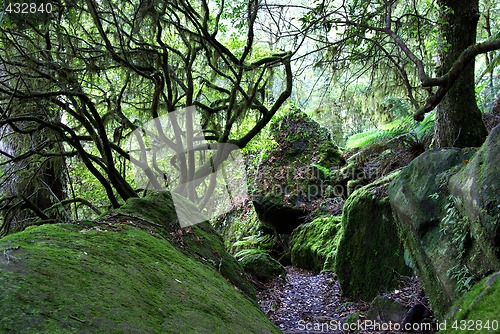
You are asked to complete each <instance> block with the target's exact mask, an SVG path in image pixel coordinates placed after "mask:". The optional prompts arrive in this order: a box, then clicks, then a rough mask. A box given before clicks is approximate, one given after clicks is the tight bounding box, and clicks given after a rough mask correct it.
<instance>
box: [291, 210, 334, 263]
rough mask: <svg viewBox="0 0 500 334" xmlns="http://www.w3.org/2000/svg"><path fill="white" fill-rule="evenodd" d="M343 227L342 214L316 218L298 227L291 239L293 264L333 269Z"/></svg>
mask: <svg viewBox="0 0 500 334" xmlns="http://www.w3.org/2000/svg"><path fill="white" fill-rule="evenodd" d="M341 227H342V217H340V216H327V217H321V218H316V219H315V220H313V221H312V222H310V223H307V224H304V225H301V226H299V227H297V228H296V229H295V230H294V231H293V233H292V238H291V240H290V248H291V260H292V265H293V266H295V267H299V268H303V269H308V270H313V271H322V270H332V269H333V267H334V264H335V256H336V254H337V246H338V243H339V240H340V235H341V232H340V229H341Z"/></svg>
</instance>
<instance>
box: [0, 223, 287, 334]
mask: <svg viewBox="0 0 500 334" xmlns="http://www.w3.org/2000/svg"><path fill="white" fill-rule="evenodd" d="M132 224H134V225H136V226H137V227H133V226H131V225H132ZM138 227H140V228H138ZM0 251H1V252H2V253H3V255H2V256H1V257H0V281H1V282H2V292H1V294H0V314H1V317H0V332H2V333H30V334H36V333H55V334H57V333H279V330H278V329H277V328H276V327H274V326H273V325H272V324H271V323H270V322H269V321H268V319H266V317H265V315H264V314H263V312H262V311H261V310H260V309H259V308H258V306H257V305H256V303H255V302H253V301H252V300H250V299H248V298H247V297H245V296H244V295H243V294H241V293H240V292H238V290H236V289H235V288H234V286H233V285H232V284H230V283H229V282H228V281H227V280H225V279H224V278H223V277H222V276H221V275H220V274H219V273H218V271H217V270H215V269H214V267H213V266H212V265H210V264H208V263H202V262H200V261H198V260H196V259H195V257H191V256H188V255H187V254H186V252H184V251H181V250H180V249H179V248H177V247H176V246H174V245H173V244H172V243H171V242H169V241H168V240H167V239H166V238H164V237H162V236H160V235H158V234H157V233H156V232H154V231H151V230H149V228H148V227H144V226H139V220H137V219H136V220H133V219H130V217H129V219H126V218H125V217H124V216H122V217H120V219H111V218H109V219H108V220H103V221H101V223H100V224H94V225H88V226H81V225H80V226H79V225H69V224H55V225H43V226H39V227H33V228H29V229H27V230H25V231H23V232H20V233H16V234H12V235H9V236H7V237H4V238H2V239H0Z"/></svg>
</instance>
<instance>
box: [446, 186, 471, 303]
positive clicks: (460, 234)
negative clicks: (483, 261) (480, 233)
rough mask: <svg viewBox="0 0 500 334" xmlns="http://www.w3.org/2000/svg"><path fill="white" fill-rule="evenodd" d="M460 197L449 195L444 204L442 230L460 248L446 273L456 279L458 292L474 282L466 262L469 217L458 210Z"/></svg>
mask: <svg viewBox="0 0 500 334" xmlns="http://www.w3.org/2000/svg"><path fill="white" fill-rule="evenodd" d="M458 201H459V199H458V198H456V197H453V196H452V195H449V196H448V202H447V203H446V204H445V205H444V211H445V212H444V216H443V218H442V219H441V224H440V232H441V233H442V234H444V235H448V236H449V237H450V240H451V242H452V243H453V244H454V245H455V246H456V247H457V248H458V254H457V258H456V260H457V261H458V263H457V264H455V265H454V266H453V267H451V268H450V269H448V270H447V272H446V274H447V275H448V276H449V277H450V278H451V279H453V280H455V281H456V283H457V285H456V287H455V290H456V291H457V292H458V293H465V292H467V291H469V289H470V288H471V284H472V283H473V282H474V275H473V274H472V273H471V272H470V271H469V268H468V267H467V265H466V264H465V260H466V253H467V251H468V248H467V241H468V240H470V226H469V221H468V219H467V217H465V216H462V215H461V214H460V213H459V212H458V210H457V205H459V204H457V203H456V202H458Z"/></svg>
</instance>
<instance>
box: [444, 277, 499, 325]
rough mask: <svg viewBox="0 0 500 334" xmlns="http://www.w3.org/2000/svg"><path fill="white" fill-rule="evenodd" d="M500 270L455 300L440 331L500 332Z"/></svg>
mask: <svg viewBox="0 0 500 334" xmlns="http://www.w3.org/2000/svg"><path fill="white" fill-rule="evenodd" d="M499 312H500V272H497V273H495V274H492V275H491V276H489V277H486V278H485V279H483V280H481V281H480V282H478V283H476V284H475V285H474V286H473V287H472V289H471V290H470V291H469V292H467V293H466V294H465V295H463V296H462V298H460V299H459V300H457V301H456V302H455V304H454V305H453V307H452V308H451V312H450V314H449V317H448V319H447V320H446V327H447V330H442V331H440V332H439V333H454V334H457V333H471V332H476V333H499V332H500V319H499V317H498V314H499Z"/></svg>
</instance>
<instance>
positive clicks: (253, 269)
mask: <svg viewBox="0 0 500 334" xmlns="http://www.w3.org/2000/svg"><path fill="white" fill-rule="evenodd" d="M240 263H241V265H242V266H243V268H244V269H245V271H246V272H247V273H249V274H250V275H252V276H253V277H255V278H256V279H257V280H259V281H261V282H269V281H270V280H272V279H273V278H274V277H277V276H280V275H281V276H282V277H285V276H286V270H285V268H283V266H282V265H281V263H279V262H278V261H276V260H275V259H273V258H272V257H271V256H270V255H269V254H268V253H266V252H250V253H248V254H247V255H245V256H243V257H242V258H241V259H240Z"/></svg>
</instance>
